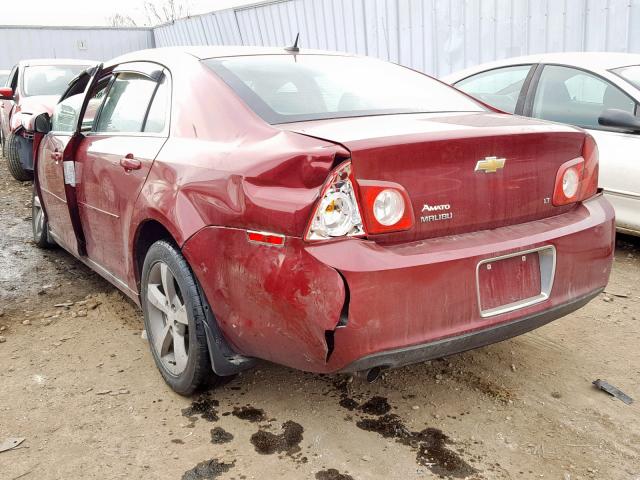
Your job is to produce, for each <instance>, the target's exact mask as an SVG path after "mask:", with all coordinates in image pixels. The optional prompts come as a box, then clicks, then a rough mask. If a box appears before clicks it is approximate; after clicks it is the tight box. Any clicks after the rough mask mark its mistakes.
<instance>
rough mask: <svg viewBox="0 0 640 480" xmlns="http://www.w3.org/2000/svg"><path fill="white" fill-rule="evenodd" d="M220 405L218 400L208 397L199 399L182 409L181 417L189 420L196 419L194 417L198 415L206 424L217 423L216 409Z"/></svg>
mask: <svg viewBox="0 0 640 480" xmlns="http://www.w3.org/2000/svg"><path fill="white" fill-rule="evenodd" d="M219 405H220V402H218V400H214V399H212V398H208V397H200V398H198V399H197V400H194V401H193V402H192V403H191V406H189V407H187V408H183V409H182V415H183V416H185V417H188V418H189V419H191V420H195V419H196V415H200V416H201V417H202V418H203V419H205V420H207V421H208V422H216V421H218V418H219V417H218V411H217V410H216V408H217V407H218V406H219Z"/></svg>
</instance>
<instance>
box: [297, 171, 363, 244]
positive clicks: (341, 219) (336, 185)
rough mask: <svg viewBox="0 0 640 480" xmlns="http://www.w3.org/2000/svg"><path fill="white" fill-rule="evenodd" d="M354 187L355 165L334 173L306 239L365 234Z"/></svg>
mask: <svg viewBox="0 0 640 480" xmlns="http://www.w3.org/2000/svg"><path fill="white" fill-rule="evenodd" d="M354 184H355V182H354V181H353V176H352V174H351V162H345V163H343V164H342V165H340V166H339V167H338V168H336V169H335V170H334V171H333V172H332V174H331V175H330V176H329V179H328V180H327V183H326V184H325V187H324V189H323V191H322V194H321V197H320V201H319V202H318V206H317V207H316V210H315V212H314V214H313V217H312V218H311V222H310V223H309V227H308V228H307V234H306V235H305V239H306V240H326V239H329V238H335V237H354V236H360V235H364V227H363V225H362V216H361V215H360V207H359V206H358V201H357V199H356V194H355V190H354Z"/></svg>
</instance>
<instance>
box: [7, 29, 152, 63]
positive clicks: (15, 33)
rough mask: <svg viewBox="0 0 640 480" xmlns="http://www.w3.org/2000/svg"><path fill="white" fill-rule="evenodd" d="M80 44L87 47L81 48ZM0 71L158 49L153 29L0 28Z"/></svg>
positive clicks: (102, 58)
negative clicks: (42, 61) (28, 62)
mask: <svg viewBox="0 0 640 480" xmlns="http://www.w3.org/2000/svg"><path fill="white" fill-rule="evenodd" d="M80 42H82V43H83V44H84V46H85V47H86V48H84V49H82V48H80ZM0 45H2V48H0V68H11V67H12V66H13V65H14V64H15V63H16V62H18V61H19V60H24V59H29V58H79V59H84V58H86V59H92V60H108V59H110V58H113V57H116V56H118V55H122V54H123V53H126V52H131V51H134V50H141V49H144V48H152V47H154V33H153V31H152V30H151V29H120V28H119V29H113V28H47V27H42V28H40V27H4V26H0Z"/></svg>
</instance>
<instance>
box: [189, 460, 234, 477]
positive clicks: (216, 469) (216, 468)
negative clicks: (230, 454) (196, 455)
mask: <svg viewBox="0 0 640 480" xmlns="http://www.w3.org/2000/svg"><path fill="white" fill-rule="evenodd" d="M235 464H236V462H235V460H234V461H233V462H231V463H224V462H220V461H218V460H216V459H215V458H214V459H211V460H205V461H204V462H200V463H199V464H198V465H196V466H195V467H193V468H192V469H191V470H187V471H186V472H184V475H182V480H211V479H214V478H218V477H219V476H220V475H222V474H223V473H226V472H228V471H229V470H231V469H232V468H233V467H234V465H235Z"/></svg>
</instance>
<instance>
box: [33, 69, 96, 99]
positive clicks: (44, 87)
mask: <svg viewBox="0 0 640 480" xmlns="http://www.w3.org/2000/svg"><path fill="white" fill-rule="evenodd" d="M88 67H89V65H33V66H30V67H26V68H25V69H24V78H23V80H22V90H23V93H24V95H25V96H26V97H32V96H35V95H62V94H63V93H64V91H65V90H66V89H67V86H68V84H69V82H70V81H71V80H73V78H74V77H75V76H76V75H78V74H79V73H80V72H81V71H83V70H85V69H87V68H88Z"/></svg>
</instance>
